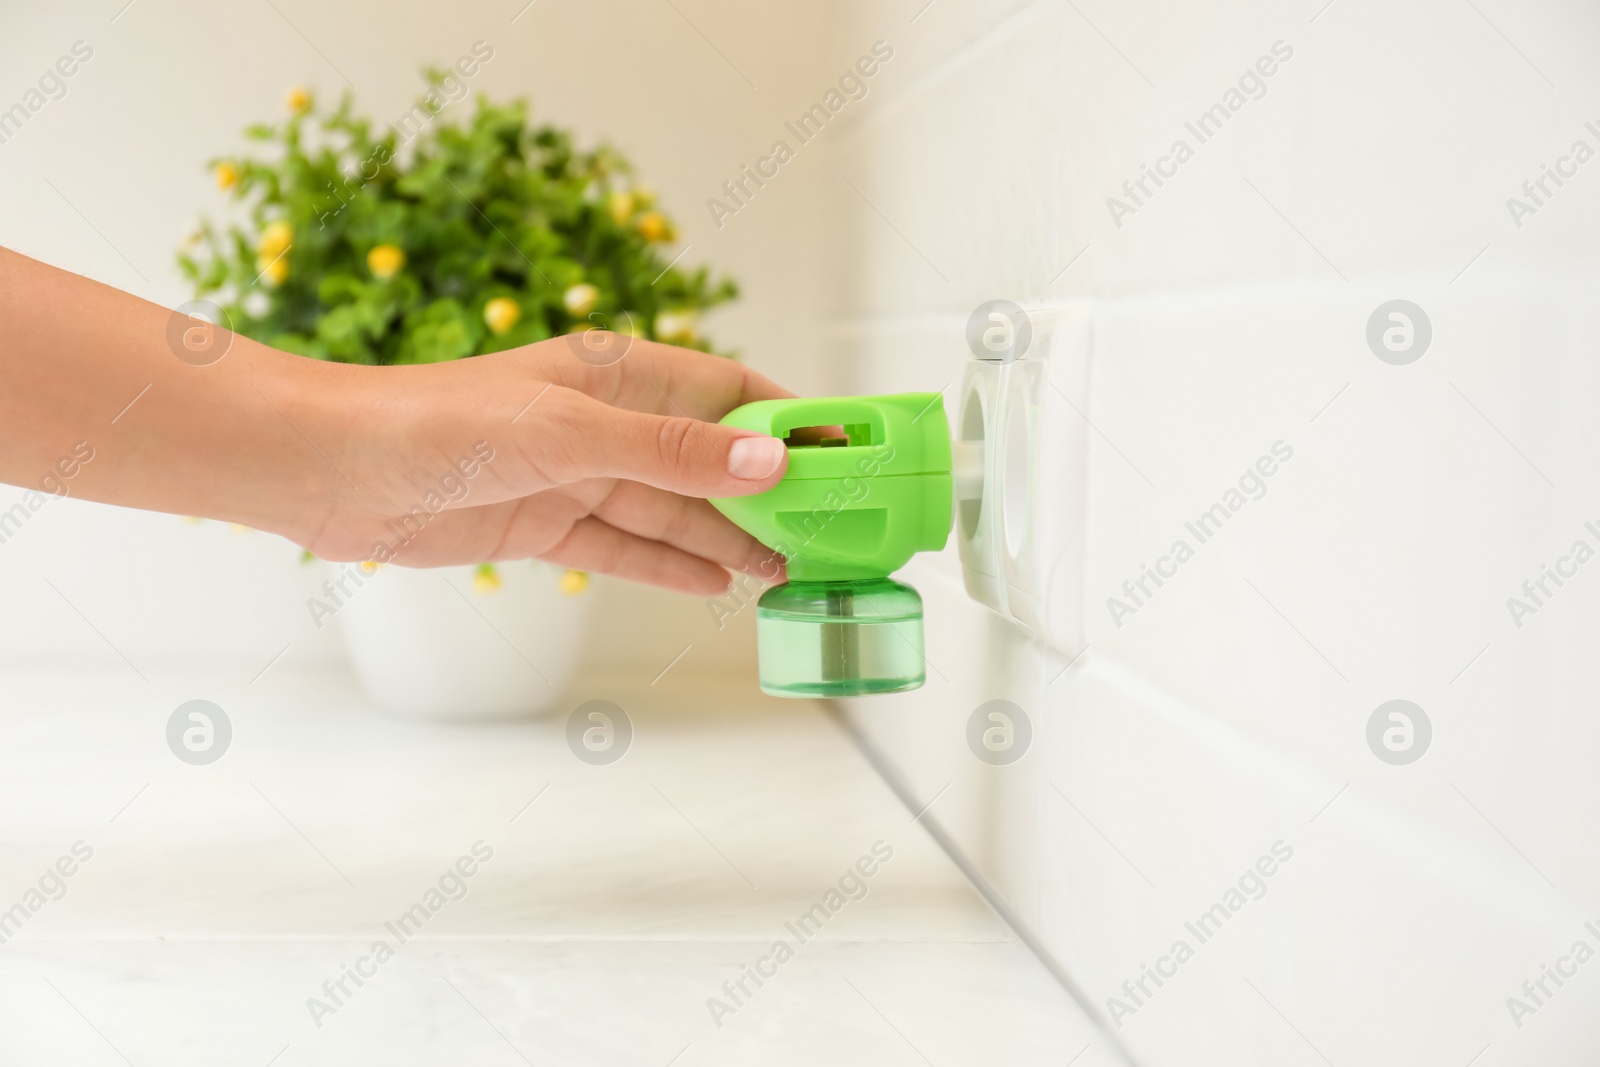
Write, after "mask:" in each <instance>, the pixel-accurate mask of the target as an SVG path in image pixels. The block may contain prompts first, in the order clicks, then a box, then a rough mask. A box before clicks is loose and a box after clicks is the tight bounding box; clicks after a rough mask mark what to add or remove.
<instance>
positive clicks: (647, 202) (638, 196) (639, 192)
mask: <svg viewBox="0 0 1600 1067" xmlns="http://www.w3.org/2000/svg"><path fill="white" fill-rule="evenodd" d="M633 198H634V199H635V200H637V201H638V202H639V206H640V207H642V208H651V207H654V206H655V203H656V191H655V189H653V188H651V187H650V186H648V185H635V186H634V187H633Z"/></svg>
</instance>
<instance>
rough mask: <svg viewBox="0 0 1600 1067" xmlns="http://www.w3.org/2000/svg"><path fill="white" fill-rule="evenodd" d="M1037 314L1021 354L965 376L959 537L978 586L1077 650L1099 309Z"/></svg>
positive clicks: (1014, 615)
mask: <svg viewBox="0 0 1600 1067" xmlns="http://www.w3.org/2000/svg"><path fill="white" fill-rule="evenodd" d="M1028 316H1029V319H1030V321H1031V323H1032V326H1033V343H1032V345H1031V347H1030V348H1029V350H1028V351H1027V352H1025V353H1024V354H1023V356H1022V357H1021V358H1019V359H1016V360H1012V361H1010V362H999V361H993V360H978V359H975V360H973V361H972V362H971V363H970V364H968V366H967V370H966V373H965V375H964V377H963V381H962V388H961V398H960V401H959V403H958V405H957V408H956V419H955V422H956V425H955V438H956V444H955V467H956V471H955V473H956V540H957V544H958V546H959V548H960V553H961V569H962V573H963V576H964V578H965V581H966V587H967V592H968V594H969V595H970V596H971V597H972V598H973V599H974V600H977V601H978V602H979V603H981V604H984V605H986V606H988V607H989V608H992V609H993V610H994V611H996V612H998V613H1000V614H1001V615H1003V616H1005V617H1006V618H1009V619H1012V620H1013V621H1015V622H1018V623H1021V624H1022V625H1023V626H1026V627H1028V628H1029V629H1030V630H1032V631H1033V632H1034V634H1035V635H1036V636H1037V637H1039V638H1040V639H1041V640H1044V641H1047V642H1049V643H1050V644H1052V645H1054V646H1056V647H1057V648H1058V649H1060V650H1061V651H1062V652H1064V653H1066V654H1067V655H1069V656H1070V655H1076V654H1077V652H1078V651H1079V650H1080V648H1081V644H1082V637H1083V625H1082V619H1083V612H1082V605H1081V601H1082V596H1083V565H1084V545H1085V538H1084V528H1085V527H1084V521H1085V519H1084V510H1085V505H1086V503H1087V492H1086V490H1087V482H1086V477H1085V476H1086V471H1087V465H1086V457H1087V451H1088V444H1089V441H1088V434H1089V425H1088V421H1087V418H1086V417H1085V412H1086V405H1087V386H1088V369H1089V349H1090V343H1091V336H1092V335H1091V331H1090V315H1089V310H1088V308H1087V306H1086V305H1081V304H1077V305H1064V306H1057V307H1049V308H1040V309H1029V311H1028ZM979 472H981V476H980V474H979Z"/></svg>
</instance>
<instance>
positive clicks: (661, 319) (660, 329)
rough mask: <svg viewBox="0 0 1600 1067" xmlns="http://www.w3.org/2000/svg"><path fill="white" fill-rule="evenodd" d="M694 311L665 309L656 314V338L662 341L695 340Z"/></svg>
mask: <svg viewBox="0 0 1600 1067" xmlns="http://www.w3.org/2000/svg"><path fill="white" fill-rule="evenodd" d="M694 326H695V322H694V312H692V311H663V312H660V313H659V314H657V315H656V338H657V339H658V340H662V341H693V340H694Z"/></svg>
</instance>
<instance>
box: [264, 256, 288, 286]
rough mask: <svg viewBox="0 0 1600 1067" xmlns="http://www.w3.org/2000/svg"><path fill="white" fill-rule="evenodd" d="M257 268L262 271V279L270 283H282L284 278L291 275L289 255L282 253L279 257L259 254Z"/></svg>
mask: <svg viewBox="0 0 1600 1067" xmlns="http://www.w3.org/2000/svg"><path fill="white" fill-rule="evenodd" d="M256 268H257V269H258V270H259V271H260V272H261V279H262V281H264V282H266V283H267V284H268V285H282V284H283V281H284V279H285V278H287V277H289V260H288V257H287V256H282V255H280V256H279V257H278V258H277V259H268V258H267V257H266V256H257V257H256Z"/></svg>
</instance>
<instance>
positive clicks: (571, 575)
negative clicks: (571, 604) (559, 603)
mask: <svg viewBox="0 0 1600 1067" xmlns="http://www.w3.org/2000/svg"><path fill="white" fill-rule="evenodd" d="M587 588H589V576H588V575H587V574H585V573H584V572H583V571H567V572H566V573H565V574H563V575H562V576H561V595H562V596H577V595H578V594H579V593H581V592H583V591H584V590H585V589H587Z"/></svg>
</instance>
